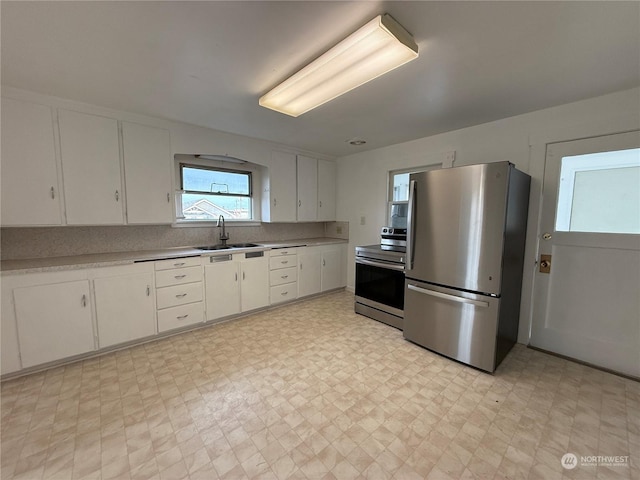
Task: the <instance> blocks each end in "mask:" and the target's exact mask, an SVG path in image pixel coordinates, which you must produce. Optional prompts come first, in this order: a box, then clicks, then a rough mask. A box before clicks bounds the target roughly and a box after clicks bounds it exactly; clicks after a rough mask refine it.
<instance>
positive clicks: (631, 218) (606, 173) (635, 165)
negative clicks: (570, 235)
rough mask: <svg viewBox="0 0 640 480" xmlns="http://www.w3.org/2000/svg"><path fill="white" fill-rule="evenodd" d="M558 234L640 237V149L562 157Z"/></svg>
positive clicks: (557, 216) (557, 220) (557, 213)
mask: <svg viewBox="0 0 640 480" xmlns="http://www.w3.org/2000/svg"><path fill="white" fill-rule="evenodd" d="M556 230H557V231H562V232H596V233H635V234H640V149H637V148H635V149H628V150H619V151H613V152H601V153H590V154H587V155H575V156H569V157H563V158H562V166H561V169H560V185H559V189H558V207H557V212H556Z"/></svg>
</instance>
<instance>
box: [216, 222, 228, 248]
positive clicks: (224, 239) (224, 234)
mask: <svg viewBox="0 0 640 480" xmlns="http://www.w3.org/2000/svg"><path fill="white" fill-rule="evenodd" d="M216 226H217V227H222V232H220V243H222V245H226V244H227V240H229V235H227V231H226V230H225V228H224V217H223V216H222V215H220V216H219V217H218V224H217V225H216Z"/></svg>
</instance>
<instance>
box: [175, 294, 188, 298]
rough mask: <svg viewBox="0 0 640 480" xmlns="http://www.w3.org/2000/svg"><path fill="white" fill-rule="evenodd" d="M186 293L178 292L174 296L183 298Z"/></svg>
mask: <svg viewBox="0 0 640 480" xmlns="http://www.w3.org/2000/svg"><path fill="white" fill-rule="evenodd" d="M186 296H187V294H186V293H179V294H178V295H176V298H183V297H186Z"/></svg>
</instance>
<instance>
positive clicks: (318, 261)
mask: <svg viewBox="0 0 640 480" xmlns="http://www.w3.org/2000/svg"><path fill="white" fill-rule="evenodd" d="M321 268H322V252H321V247H303V248H301V249H300V252H299V253H298V296H299V297H306V296H309V295H315V294H317V293H320V281H321V275H322V274H321Z"/></svg>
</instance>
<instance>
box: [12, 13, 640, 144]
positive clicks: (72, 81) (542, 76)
mask: <svg viewBox="0 0 640 480" xmlns="http://www.w3.org/2000/svg"><path fill="white" fill-rule="evenodd" d="M384 12H386V13H389V14H391V15H392V16H393V17H394V18H395V19H396V20H397V21H398V22H400V23H401V24H402V25H403V26H404V27H405V28H406V29H407V30H408V31H409V32H411V33H412V34H413V36H414V38H415V40H416V42H417V43H418V45H419V49H420V57H419V58H418V59H417V60H415V61H413V62H411V63H409V64H407V65H405V66H403V67H401V68H399V69H397V70H394V71H393V72H391V73H389V74H387V75H385V76H383V77H380V78H378V79H376V80H374V81H372V82H370V83H368V84H366V85H364V86H362V87H360V88H358V89H356V90H354V91H352V92H350V93H348V94H346V95H343V96H342V97H339V98H338V99H336V100H333V101H331V102H329V103H327V104H325V105H323V106H321V107H319V108H317V109H316V110H312V111H311V112H308V113H306V114H304V115H303V116H301V117H298V118H291V117H288V116H285V115H282V114H279V113H276V112H273V111H271V110H267V109H265V108H262V107H260V106H258V98H259V97H260V96H261V95H262V94H263V93H265V92H266V91H268V90H269V89H270V88H271V87H273V86H274V85H275V84H277V83H279V82H280V81H281V80H283V79H284V78H286V77H287V76H288V75H290V74H292V73H294V72H295V71H297V70H298V69H299V68H301V67H302V66H304V65H305V64H306V63H307V62H309V61H310V60H313V59H314V58H315V57H316V56H318V55H320V54H321V53H323V52H324V51H325V50H327V49H328V48H330V47H331V46H333V45H334V44H335V43H337V42H338V41H340V40H342V39H343V38H344V37H346V36H347V35H348V34H349V33H351V32H352V31H354V30H356V29H357V28H359V27H360V26H361V25H363V24H364V23H366V22H367V21H368V20H370V19H371V18H373V17H374V16H376V15H377V14H380V13H384ZM1 22H2V24H1V28H2V30H1V46H2V83H3V84H4V85H9V86H13V87H18V88H22V89H26V90H32V91H36V92H40V93H44V94H49V95H55V96H59V97H64V98H69V99H74V100H79V101H83V102H88V103H92V104H96V105H101V106H105V107H109V108H113V109H118V110H124V111H129V112H134V113H140V114H145V115H150V116H154V117H163V118H167V119H173V120H178V121H182V122H188V123H192V124H197V125H203V126H208V127H211V128H214V129H217V130H222V131H227V132H233V133H238V134H242V135H248V136H251V137H257V138H262V139H267V140H271V141H275V142H279V143H284V144H287V145H292V146H296V147H299V148H302V149H306V150H310V151H315V152H319V153H325V154H328V155H335V156H342V155H347V154H350V153H355V152H358V151H362V150H366V149H372V148H377V147H381V146H386V145H391V144H395V143H399V142H404V141H407V140H412V139H416V138H421V137H426V136H429V135H433V134H436V133H440V132H445V131H450V130H455V129H459V128H463V127H467V126H470V125H476V124H480V123H484V122H489V121H492V120H496V119H500V118H505V117H509V116H513V115H517V114H521V113H525V112H530V111H534V110H538V109H541V108H546V107H549V106H553V105H559V104H563V103H568V102H572V101H576V100H580V99H583V98H588V97H594V96H597V95H602V94H605V93H609V92H614V91H619V90H624V89H627V88H632V87H634V86H637V85H639V84H640V26H639V24H640V3H639V2H620V3H615V2H609V1H605V2H451V1H450V2H427V1H413V2H404V1H393V2H372V1H364V2H337V1H319V2H314V1H284V2H272V1H256V2H248V1H234V2H180V1H173V2H22V1H19V2H9V1H2V2H1ZM353 137H361V138H363V139H365V140H366V141H367V143H366V145H364V146H361V147H354V146H351V145H349V144H348V143H346V140H348V139H351V138H353Z"/></svg>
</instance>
